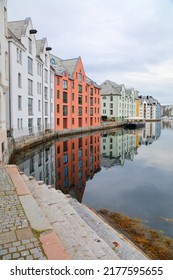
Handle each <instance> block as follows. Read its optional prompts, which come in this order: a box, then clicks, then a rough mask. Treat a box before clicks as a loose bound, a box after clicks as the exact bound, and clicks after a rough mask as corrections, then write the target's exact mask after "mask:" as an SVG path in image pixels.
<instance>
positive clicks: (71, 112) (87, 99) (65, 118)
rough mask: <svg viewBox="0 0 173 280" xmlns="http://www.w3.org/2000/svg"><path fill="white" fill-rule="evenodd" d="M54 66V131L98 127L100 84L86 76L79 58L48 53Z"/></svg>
mask: <svg viewBox="0 0 173 280" xmlns="http://www.w3.org/2000/svg"><path fill="white" fill-rule="evenodd" d="M50 61H51V65H52V67H53V68H54V69H55V73H56V74H55V130H56V131H57V130H63V129H76V128H79V127H84V128H85V127H90V126H100V87H99V86H98V85H97V84H96V83H95V82H93V81H92V80H91V79H89V78H88V77H87V76H86V75H85V71H84V67H83V64H82V60H81V58H80V57H78V58H75V59H68V60H62V59H60V58H58V57H56V56H53V55H51V60H50Z"/></svg>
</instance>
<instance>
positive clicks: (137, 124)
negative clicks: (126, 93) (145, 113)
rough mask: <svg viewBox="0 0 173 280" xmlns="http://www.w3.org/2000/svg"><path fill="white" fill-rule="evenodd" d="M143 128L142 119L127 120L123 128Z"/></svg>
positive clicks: (143, 122)
mask: <svg viewBox="0 0 173 280" xmlns="http://www.w3.org/2000/svg"><path fill="white" fill-rule="evenodd" d="M142 127H145V120H144V119H142V118H127V119H126V123H125V125H124V128H128V129H136V128H142Z"/></svg>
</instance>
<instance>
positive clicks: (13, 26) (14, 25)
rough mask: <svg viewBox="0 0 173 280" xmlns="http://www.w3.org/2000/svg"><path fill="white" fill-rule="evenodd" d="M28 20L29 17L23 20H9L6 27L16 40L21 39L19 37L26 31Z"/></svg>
mask: <svg viewBox="0 0 173 280" xmlns="http://www.w3.org/2000/svg"><path fill="white" fill-rule="evenodd" d="M29 21H30V18H26V19H25V20H18V21H11V22H8V28H9V29H10V30H11V32H12V33H13V34H14V35H15V36H16V38H17V39H18V40H21V37H22V36H24V35H25V33H26V28H27V26H28V24H29Z"/></svg>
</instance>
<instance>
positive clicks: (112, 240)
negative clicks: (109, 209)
mask: <svg viewBox="0 0 173 280" xmlns="http://www.w3.org/2000/svg"><path fill="white" fill-rule="evenodd" d="M69 204H70V205H72V206H73V208H74V209H75V210H76V212H77V213H78V214H79V215H80V217H81V218H82V219H83V220H84V221H85V222H86V223H87V224H88V225H89V226H90V227H91V228H92V229H93V230H94V231H95V232H96V234H97V235H98V236H99V237H100V238H102V239H103V240H104V241H105V242H106V243H107V244H108V245H109V246H110V248H115V252H116V253H117V255H118V256H119V258H120V259H122V260H145V259H148V257H147V256H146V255H145V254H144V253H143V252H142V251H141V250H140V249H139V248H138V247H136V246H135V245H134V244H133V243H132V242H131V241H130V240H128V239H127V238H125V237H124V236H123V235H122V234H120V233H119V232H118V231H116V230H114V229H113V228H112V227H111V226H109V225H108V224H107V223H106V222H105V221H104V220H103V219H102V218H101V217H99V216H98V215H97V214H96V213H94V211H92V210H90V209H89V208H88V207H87V206H85V205H84V204H80V203H78V201H77V200H74V199H72V198H70V199H69Z"/></svg>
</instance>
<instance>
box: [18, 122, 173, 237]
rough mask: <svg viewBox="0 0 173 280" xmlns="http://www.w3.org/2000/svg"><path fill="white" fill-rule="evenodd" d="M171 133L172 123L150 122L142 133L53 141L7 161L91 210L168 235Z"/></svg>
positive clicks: (172, 194)
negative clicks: (143, 223)
mask: <svg viewBox="0 0 173 280" xmlns="http://www.w3.org/2000/svg"><path fill="white" fill-rule="evenodd" d="M161 126H162V137H160V136H161ZM172 128H173V126H172V122H169V123H168V124H165V123H164V122H162V123H160V122H156V123H154V122H153V123H146V127H145V129H142V130H134V131H132V130H124V129H113V130H109V131H107V132H102V133H93V134H92V135H82V136H78V137H77V136H74V137H71V138H66V139H59V140H58V141H57V142H56V143H50V144H47V145H42V146H39V147H38V148H36V149H31V150H29V151H28V152H27V153H26V152H25V153H20V155H17V156H16V157H15V161H13V162H14V163H15V164H17V165H18V166H19V168H20V169H21V170H23V171H24V172H25V173H26V174H27V175H32V176H34V177H35V178H36V179H37V180H44V181H45V182H46V184H50V185H53V186H54V187H55V188H56V189H60V190H62V191H63V192H64V193H66V194H67V193H69V194H70V195H71V196H72V197H75V198H77V199H78V201H80V202H81V201H83V202H84V203H85V204H87V205H88V206H89V207H92V208H94V209H95V210H98V209H100V208H107V209H109V210H111V211H120V212H124V213H126V214H127V215H130V216H132V217H137V218H140V219H142V220H145V221H147V224H148V225H149V226H151V227H154V228H158V229H162V230H164V231H165V233H166V234H168V235H169V236H173V234H172V233H171V231H172V232H173V224H172V225H171V224H170V223H168V222H167V220H169V219H172V213H173V207H172V200H173V189H172V181H173V175H172V166H173V156H172V155H173V146H172V140H173V139H172V138H173V133H172ZM158 139H159V141H157V140H158ZM132 161H133V162H132ZM160 217H162V219H161V218H160ZM163 218H166V219H167V220H164V219H163Z"/></svg>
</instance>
